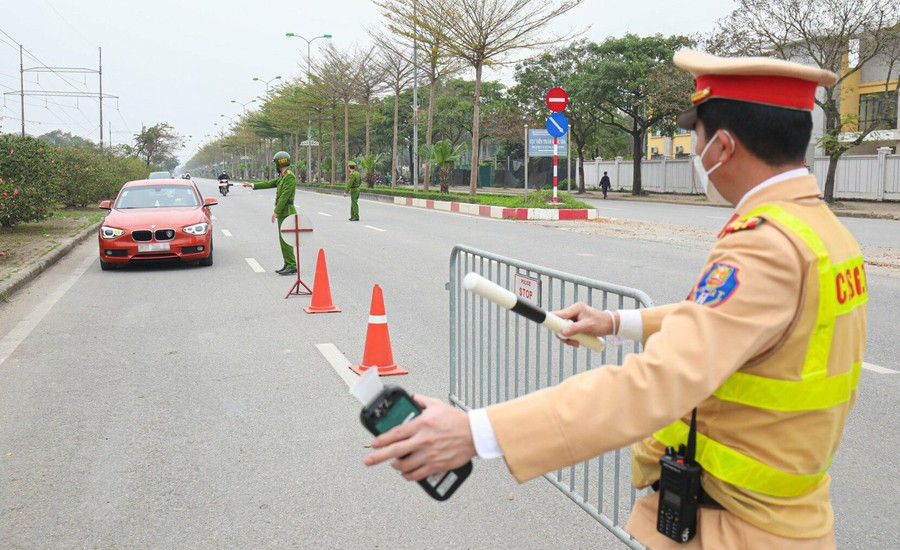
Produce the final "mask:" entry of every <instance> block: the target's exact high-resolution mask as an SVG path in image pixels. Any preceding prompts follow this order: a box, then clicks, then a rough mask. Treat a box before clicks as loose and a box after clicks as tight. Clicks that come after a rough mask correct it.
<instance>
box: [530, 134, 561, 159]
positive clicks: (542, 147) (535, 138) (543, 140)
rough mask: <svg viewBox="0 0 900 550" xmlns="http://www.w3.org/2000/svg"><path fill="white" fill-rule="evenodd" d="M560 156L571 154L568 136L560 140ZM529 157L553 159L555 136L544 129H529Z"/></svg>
mask: <svg viewBox="0 0 900 550" xmlns="http://www.w3.org/2000/svg"><path fill="white" fill-rule="evenodd" d="M559 154H560V156H567V155H568V154H569V135H568V134H566V135H564V136H563V137H561V138H559ZM528 156H529V157H552V156H553V136H551V135H550V133H549V132H547V130H544V129H542V128H529V129H528Z"/></svg>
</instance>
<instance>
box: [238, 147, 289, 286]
mask: <svg viewBox="0 0 900 550" xmlns="http://www.w3.org/2000/svg"><path fill="white" fill-rule="evenodd" d="M273 161H274V162H275V171H276V172H277V173H278V177H277V178H275V179H271V180H267V181H258V182H256V183H249V182H244V183H243V186H244V187H250V188H252V189H254V190H256V189H271V188H273V187H274V188H275V189H276V190H275V211H274V212H273V213H272V222H273V223H274V222H275V221H277V222H278V225H277V226H276V229H277V230H278V244H280V245H281V255H282V256H283V257H284V266H283V267H282V268H281V269H278V270H276V271H275V273H278V274H279V275H294V274H296V273H297V258H296V256H294V248H293V247H292V246H291V245H289V244H287V243H286V242H284V239H282V238H281V222H283V221H284V219H285V218H287V217H288V216H290V215H293V214H296V213H297V209H296V208H294V192H295V191H296V190H297V177H296V176H295V175H294V173H293V172H291V169H290V167H291V156H290V155H288V154H287V153H285V152H284V151H279V152H277V153H275V156H274V157H273Z"/></svg>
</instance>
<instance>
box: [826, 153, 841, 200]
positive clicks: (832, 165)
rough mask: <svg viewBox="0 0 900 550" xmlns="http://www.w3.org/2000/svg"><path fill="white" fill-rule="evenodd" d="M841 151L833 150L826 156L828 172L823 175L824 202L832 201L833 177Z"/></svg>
mask: <svg viewBox="0 0 900 550" xmlns="http://www.w3.org/2000/svg"><path fill="white" fill-rule="evenodd" d="M841 154H842V153H841V151H840V150H838V151H834V152H832V153H831V154H830V155H829V156H828V173H827V174H826V175H825V190H824V192H823V195H824V196H825V202H827V203H828V204H831V203H833V202H834V177H835V175H836V174H837V165H838V160H840V158H841Z"/></svg>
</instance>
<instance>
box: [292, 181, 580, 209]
mask: <svg viewBox="0 0 900 550" xmlns="http://www.w3.org/2000/svg"><path fill="white" fill-rule="evenodd" d="M298 186H299V187H306V188H310V189H324V190H329V191H343V190H344V189H346V185H340V184H328V183H301V184H298ZM360 191H361V192H363V193H370V194H373V195H386V196H390V197H409V198H414V199H426V200H436V201H450V202H466V203H472V204H483V205H486V206H502V207H504V208H566V209H568V208H593V207H592V206H591V205H589V204H585V203H583V202H581V201H578V200H575V199H573V198H572V196H571V195H569V194H568V193H558V194H557V198H558V199H559V202H558V203H557V204H553V203H551V202H549V201H551V200H553V191H552V190H541V191H534V192H531V193H529V194H528V200H527V201H526V200H525V197H524V196H523V195H501V194H493V193H479V194H477V195H476V196H475V197H474V198H472V197H471V196H469V194H468V193H440V192H433V191H429V192H428V193H424V192H422V191H419V192H416V191H413V190H412V189H406V188H394V187H386V186H375V187H372V188H369V187H361V188H360Z"/></svg>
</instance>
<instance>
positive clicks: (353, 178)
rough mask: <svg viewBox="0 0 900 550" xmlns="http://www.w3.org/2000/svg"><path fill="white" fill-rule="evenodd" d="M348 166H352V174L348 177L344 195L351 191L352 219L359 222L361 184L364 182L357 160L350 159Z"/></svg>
mask: <svg viewBox="0 0 900 550" xmlns="http://www.w3.org/2000/svg"><path fill="white" fill-rule="evenodd" d="M347 167H348V168H350V176H349V177H347V188H346V189H345V190H344V196H345V197H346V196H347V193H350V221H351V222H358V221H359V185H360V183H362V178H361V177H360V175H359V172H357V171H356V162H354V161H352V160H351V161H350V162H348V163H347Z"/></svg>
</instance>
